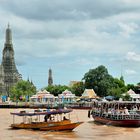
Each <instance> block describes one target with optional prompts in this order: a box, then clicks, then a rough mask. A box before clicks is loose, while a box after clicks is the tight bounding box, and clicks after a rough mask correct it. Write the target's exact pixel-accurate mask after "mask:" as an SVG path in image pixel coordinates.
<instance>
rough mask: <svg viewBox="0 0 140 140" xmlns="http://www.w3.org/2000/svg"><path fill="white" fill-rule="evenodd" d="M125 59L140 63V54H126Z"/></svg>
mask: <svg viewBox="0 0 140 140" xmlns="http://www.w3.org/2000/svg"><path fill="white" fill-rule="evenodd" d="M126 59H127V60H129V61H136V62H140V54H136V53H135V52H128V53H127V55H126Z"/></svg>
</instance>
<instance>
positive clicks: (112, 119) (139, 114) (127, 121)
mask: <svg viewBox="0 0 140 140" xmlns="http://www.w3.org/2000/svg"><path fill="white" fill-rule="evenodd" d="M122 108H124V110H122ZM127 108H128V109H127ZM139 108H140V102H139V103H138V102H124V101H123V102H117V101H115V102H95V103H94V107H93V109H92V110H91V112H89V113H90V114H91V115H92V117H93V118H94V121H95V122H98V123H101V124H106V125H114V126H124V127H139V126H140V111H139ZM126 109H127V111H126ZM125 111H126V112H125Z"/></svg>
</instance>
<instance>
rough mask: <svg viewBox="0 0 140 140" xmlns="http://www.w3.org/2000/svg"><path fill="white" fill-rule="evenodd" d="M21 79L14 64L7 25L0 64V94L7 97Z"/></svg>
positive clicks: (10, 33)
mask: <svg viewBox="0 0 140 140" xmlns="http://www.w3.org/2000/svg"><path fill="white" fill-rule="evenodd" d="M21 79H22V76H21V74H19V72H18V70H17V68H16V64H15V59H14V49H13V44H12V31H11V29H10V26H9V24H8V27H7V29H6V36H5V44H4V49H3V57H2V63H1V65H0V94H3V95H7V96H9V95H10V88H11V87H12V86H13V85H15V84H16V83H17V82H18V81H19V80H21Z"/></svg>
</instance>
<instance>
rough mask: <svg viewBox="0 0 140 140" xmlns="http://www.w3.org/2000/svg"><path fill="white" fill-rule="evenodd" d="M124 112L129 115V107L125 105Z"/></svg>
mask: <svg viewBox="0 0 140 140" xmlns="http://www.w3.org/2000/svg"><path fill="white" fill-rule="evenodd" d="M124 114H126V115H129V112H128V109H127V107H124Z"/></svg>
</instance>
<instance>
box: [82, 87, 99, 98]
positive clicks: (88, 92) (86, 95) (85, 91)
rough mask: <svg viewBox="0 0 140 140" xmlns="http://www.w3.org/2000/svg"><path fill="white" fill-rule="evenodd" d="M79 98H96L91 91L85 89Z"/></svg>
mask: <svg viewBox="0 0 140 140" xmlns="http://www.w3.org/2000/svg"><path fill="white" fill-rule="evenodd" d="M81 98H83V99H92V98H97V95H96V93H95V91H94V90H93V89H85V90H84V92H83V94H82V96H81Z"/></svg>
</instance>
